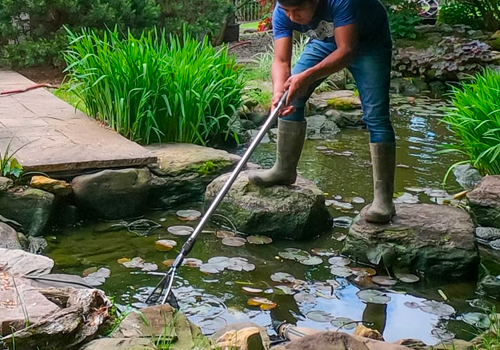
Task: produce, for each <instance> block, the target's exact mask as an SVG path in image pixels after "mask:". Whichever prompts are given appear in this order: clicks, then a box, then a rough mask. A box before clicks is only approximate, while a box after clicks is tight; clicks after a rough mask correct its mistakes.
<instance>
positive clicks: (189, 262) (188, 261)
mask: <svg viewBox="0 0 500 350" xmlns="http://www.w3.org/2000/svg"><path fill="white" fill-rule="evenodd" d="M201 265H203V261H201V260H200V259H196V258H185V259H184V261H183V262H182V266H187V267H200V266H201Z"/></svg>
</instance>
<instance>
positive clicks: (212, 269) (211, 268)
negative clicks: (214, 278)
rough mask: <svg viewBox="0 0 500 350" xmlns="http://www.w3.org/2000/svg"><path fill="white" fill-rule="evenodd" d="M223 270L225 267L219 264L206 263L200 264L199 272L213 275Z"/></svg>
mask: <svg viewBox="0 0 500 350" xmlns="http://www.w3.org/2000/svg"><path fill="white" fill-rule="evenodd" d="M224 270H225V266H223V265H221V264H210V263H206V264H202V265H201V266H200V271H201V272H203V273H209V274H215V273H219V272H222V271H224Z"/></svg>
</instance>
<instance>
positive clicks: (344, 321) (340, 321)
mask: <svg viewBox="0 0 500 350" xmlns="http://www.w3.org/2000/svg"><path fill="white" fill-rule="evenodd" d="M330 324H331V325H332V326H335V327H338V328H341V329H345V330H350V329H354V328H356V327H357V326H358V323H357V322H355V321H354V320H352V319H350V318H347V317H335V318H334V319H332V320H331V321H330Z"/></svg>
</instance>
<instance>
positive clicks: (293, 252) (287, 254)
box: [278, 248, 311, 261]
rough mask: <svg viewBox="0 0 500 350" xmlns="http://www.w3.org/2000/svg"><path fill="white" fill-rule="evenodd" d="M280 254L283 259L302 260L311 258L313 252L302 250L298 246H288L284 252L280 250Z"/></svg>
mask: <svg viewBox="0 0 500 350" xmlns="http://www.w3.org/2000/svg"><path fill="white" fill-rule="evenodd" d="M278 255H279V256H280V257H282V258H283V259H288V260H295V261H301V260H305V259H309V258H310V257H311V254H309V252H306V251H305V250H300V249H297V248H286V249H285V251H284V252H279V253H278Z"/></svg>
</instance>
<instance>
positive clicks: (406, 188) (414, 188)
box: [405, 187, 425, 193]
mask: <svg viewBox="0 0 500 350" xmlns="http://www.w3.org/2000/svg"><path fill="white" fill-rule="evenodd" d="M405 190H407V191H409V192H414V193H420V192H424V191H425V189H423V188H421V187H405Z"/></svg>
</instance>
